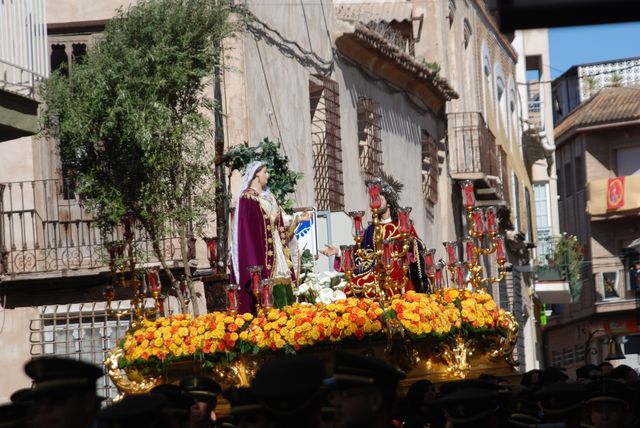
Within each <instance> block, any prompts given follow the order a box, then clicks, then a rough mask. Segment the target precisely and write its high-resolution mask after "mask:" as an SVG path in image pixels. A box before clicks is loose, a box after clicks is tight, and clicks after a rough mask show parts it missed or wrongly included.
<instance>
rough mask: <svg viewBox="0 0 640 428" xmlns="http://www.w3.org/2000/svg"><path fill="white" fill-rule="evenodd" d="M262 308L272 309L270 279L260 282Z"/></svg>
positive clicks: (271, 284) (271, 285) (271, 283)
mask: <svg viewBox="0 0 640 428" xmlns="http://www.w3.org/2000/svg"><path fill="white" fill-rule="evenodd" d="M261 285H262V306H263V307H265V308H267V309H269V308H273V282H272V281H271V280H270V279H263V280H262V284H261Z"/></svg>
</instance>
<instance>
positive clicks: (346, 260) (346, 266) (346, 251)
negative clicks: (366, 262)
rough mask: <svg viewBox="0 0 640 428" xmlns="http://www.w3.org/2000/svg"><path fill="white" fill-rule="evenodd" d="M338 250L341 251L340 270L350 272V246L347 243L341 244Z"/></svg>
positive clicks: (351, 255) (351, 256)
mask: <svg viewBox="0 0 640 428" xmlns="http://www.w3.org/2000/svg"><path fill="white" fill-rule="evenodd" d="M340 251H341V252H342V270H343V271H345V272H351V271H352V270H353V254H352V251H353V249H352V247H351V246H349V245H341V246H340Z"/></svg>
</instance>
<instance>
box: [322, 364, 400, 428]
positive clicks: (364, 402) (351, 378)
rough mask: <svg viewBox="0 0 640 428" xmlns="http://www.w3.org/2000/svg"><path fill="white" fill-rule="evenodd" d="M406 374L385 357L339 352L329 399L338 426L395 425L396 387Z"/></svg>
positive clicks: (376, 427) (375, 427)
mask: <svg viewBox="0 0 640 428" xmlns="http://www.w3.org/2000/svg"><path fill="white" fill-rule="evenodd" d="M404 377H405V374H404V372H402V371H401V370H399V369H397V368H395V367H393V366H390V365H389V364H387V363H385V362H384V361H382V360H379V359H377V358H373V357H367V356H363V355H356V354H350V353H346V352H340V351H338V352H336V353H335V359H334V369H333V377H332V378H330V379H328V380H327V382H326V383H327V384H328V385H329V386H330V388H331V392H330V401H331V404H333V405H334V406H335V427H336V428H388V427H392V426H393V424H392V411H393V407H394V403H395V400H396V389H397V387H398V383H399V381H400V380H401V379H404Z"/></svg>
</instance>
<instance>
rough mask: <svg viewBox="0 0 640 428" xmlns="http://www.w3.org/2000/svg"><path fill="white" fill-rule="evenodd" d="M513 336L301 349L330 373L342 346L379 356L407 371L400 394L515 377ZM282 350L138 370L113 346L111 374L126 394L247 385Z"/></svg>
mask: <svg viewBox="0 0 640 428" xmlns="http://www.w3.org/2000/svg"><path fill="white" fill-rule="evenodd" d="M513 339H514V338H513V337H511V336H510V337H508V338H504V337H498V338H484V339H465V338H463V337H461V336H456V337H454V338H450V339H447V340H435V339H424V340H419V341H410V340H407V339H404V338H403V337H394V338H388V339H387V340H379V341H367V342H364V341H363V342H349V343H345V342H342V343H340V344H336V345H325V346H316V347H313V348H309V349H305V350H301V351H299V353H300V354H305V355H313V356H315V357H317V358H319V359H321V360H322V361H324V362H325V365H326V369H327V374H328V375H329V374H330V373H331V370H332V366H333V354H334V352H335V351H336V350H338V349H340V350H343V351H347V352H353V353H359V354H363V355H369V356H372V357H376V358H380V359H383V360H385V361H387V362H388V363H390V364H392V365H394V366H396V367H399V368H400V369H402V370H404V371H405V372H406V374H407V376H406V379H404V380H403V381H402V382H401V391H400V393H402V394H405V393H406V391H407V390H408V388H409V386H410V385H411V384H412V383H414V382H416V381H418V380H421V379H428V380H430V381H431V382H433V383H434V384H440V383H443V382H448V381H452V380H457V379H462V378H465V377H469V378H475V377H478V376H479V375H480V374H481V373H491V374H493V375H496V376H502V377H506V378H511V377H513V378H515V377H516V376H518V375H519V372H518V371H517V370H516V369H515V368H514V365H516V364H517V363H516V362H515V361H513V360H512V359H511V350H512V349H513V348H512V346H513V344H512V342H513ZM281 355H282V354H280V353H263V354H259V355H244V356H241V357H239V358H237V359H235V360H233V361H231V362H230V363H228V364H219V365H211V363H210V362H206V361H203V360H200V359H193V360H189V361H181V362H177V363H171V364H166V365H164V366H162V367H161V368H159V369H150V368H147V369H146V372H145V373H143V372H141V371H140V370H135V369H132V368H128V369H127V370H126V371H125V370H121V369H119V368H118V359H119V358H121V357H122V356H123V351H122V350H121V349H119V348H118V349H114V350H113V351H112V352H111V353H110V355H109V357H108V359H107V362H106V364H107V367H108V371H109V376H110V377H111V379H112V380H113V382H114V383H115V384H116V386H117V387H118V389H119V390H120V392H121V393H122V394H131V393H144V392H148V391H149V390H151V388H153V387H154V386H155V385H159V384H162V383H175V382H177V381H178V380H179V379H180V378H181V377H183V376H186V375H190V374H197V375H205V376H211V377H213V378H214V379H216V380H217V381H218V382H219V383H220V384H221V385H222V387H223V388H228V387H231V386H248V385H249V384H250V382H251V380H252V379H253V377H254V376H255V373H256V372H257V370H258V369H259V368H260V366H261V365H262V364H264V362H265V361H268V360H270V359H272V358H278V357H279V356H281ZM218 411H219V412H221V413H225V412H226V411H228V404H227V403H226V402H224V401H222V402H221V403H220V404H219V407H218Z"/></svg>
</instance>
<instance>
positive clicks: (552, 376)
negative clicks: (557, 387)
mask: <svg viewBox="0 0 640 428" xmlns="http://www.w3.org/2000/svg"><path fill="white" fill-rule="evenodd" d="M567 379H569V376H568V375H567V371H566V370H565V369H564V368H563V367H548V368H546V369H544V370H543V371H542V373H541V374H540V383H541V384H542V385H543V386H547V385H551V384H554V383H557V382H564V381H566V380H567Z"/></svg>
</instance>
